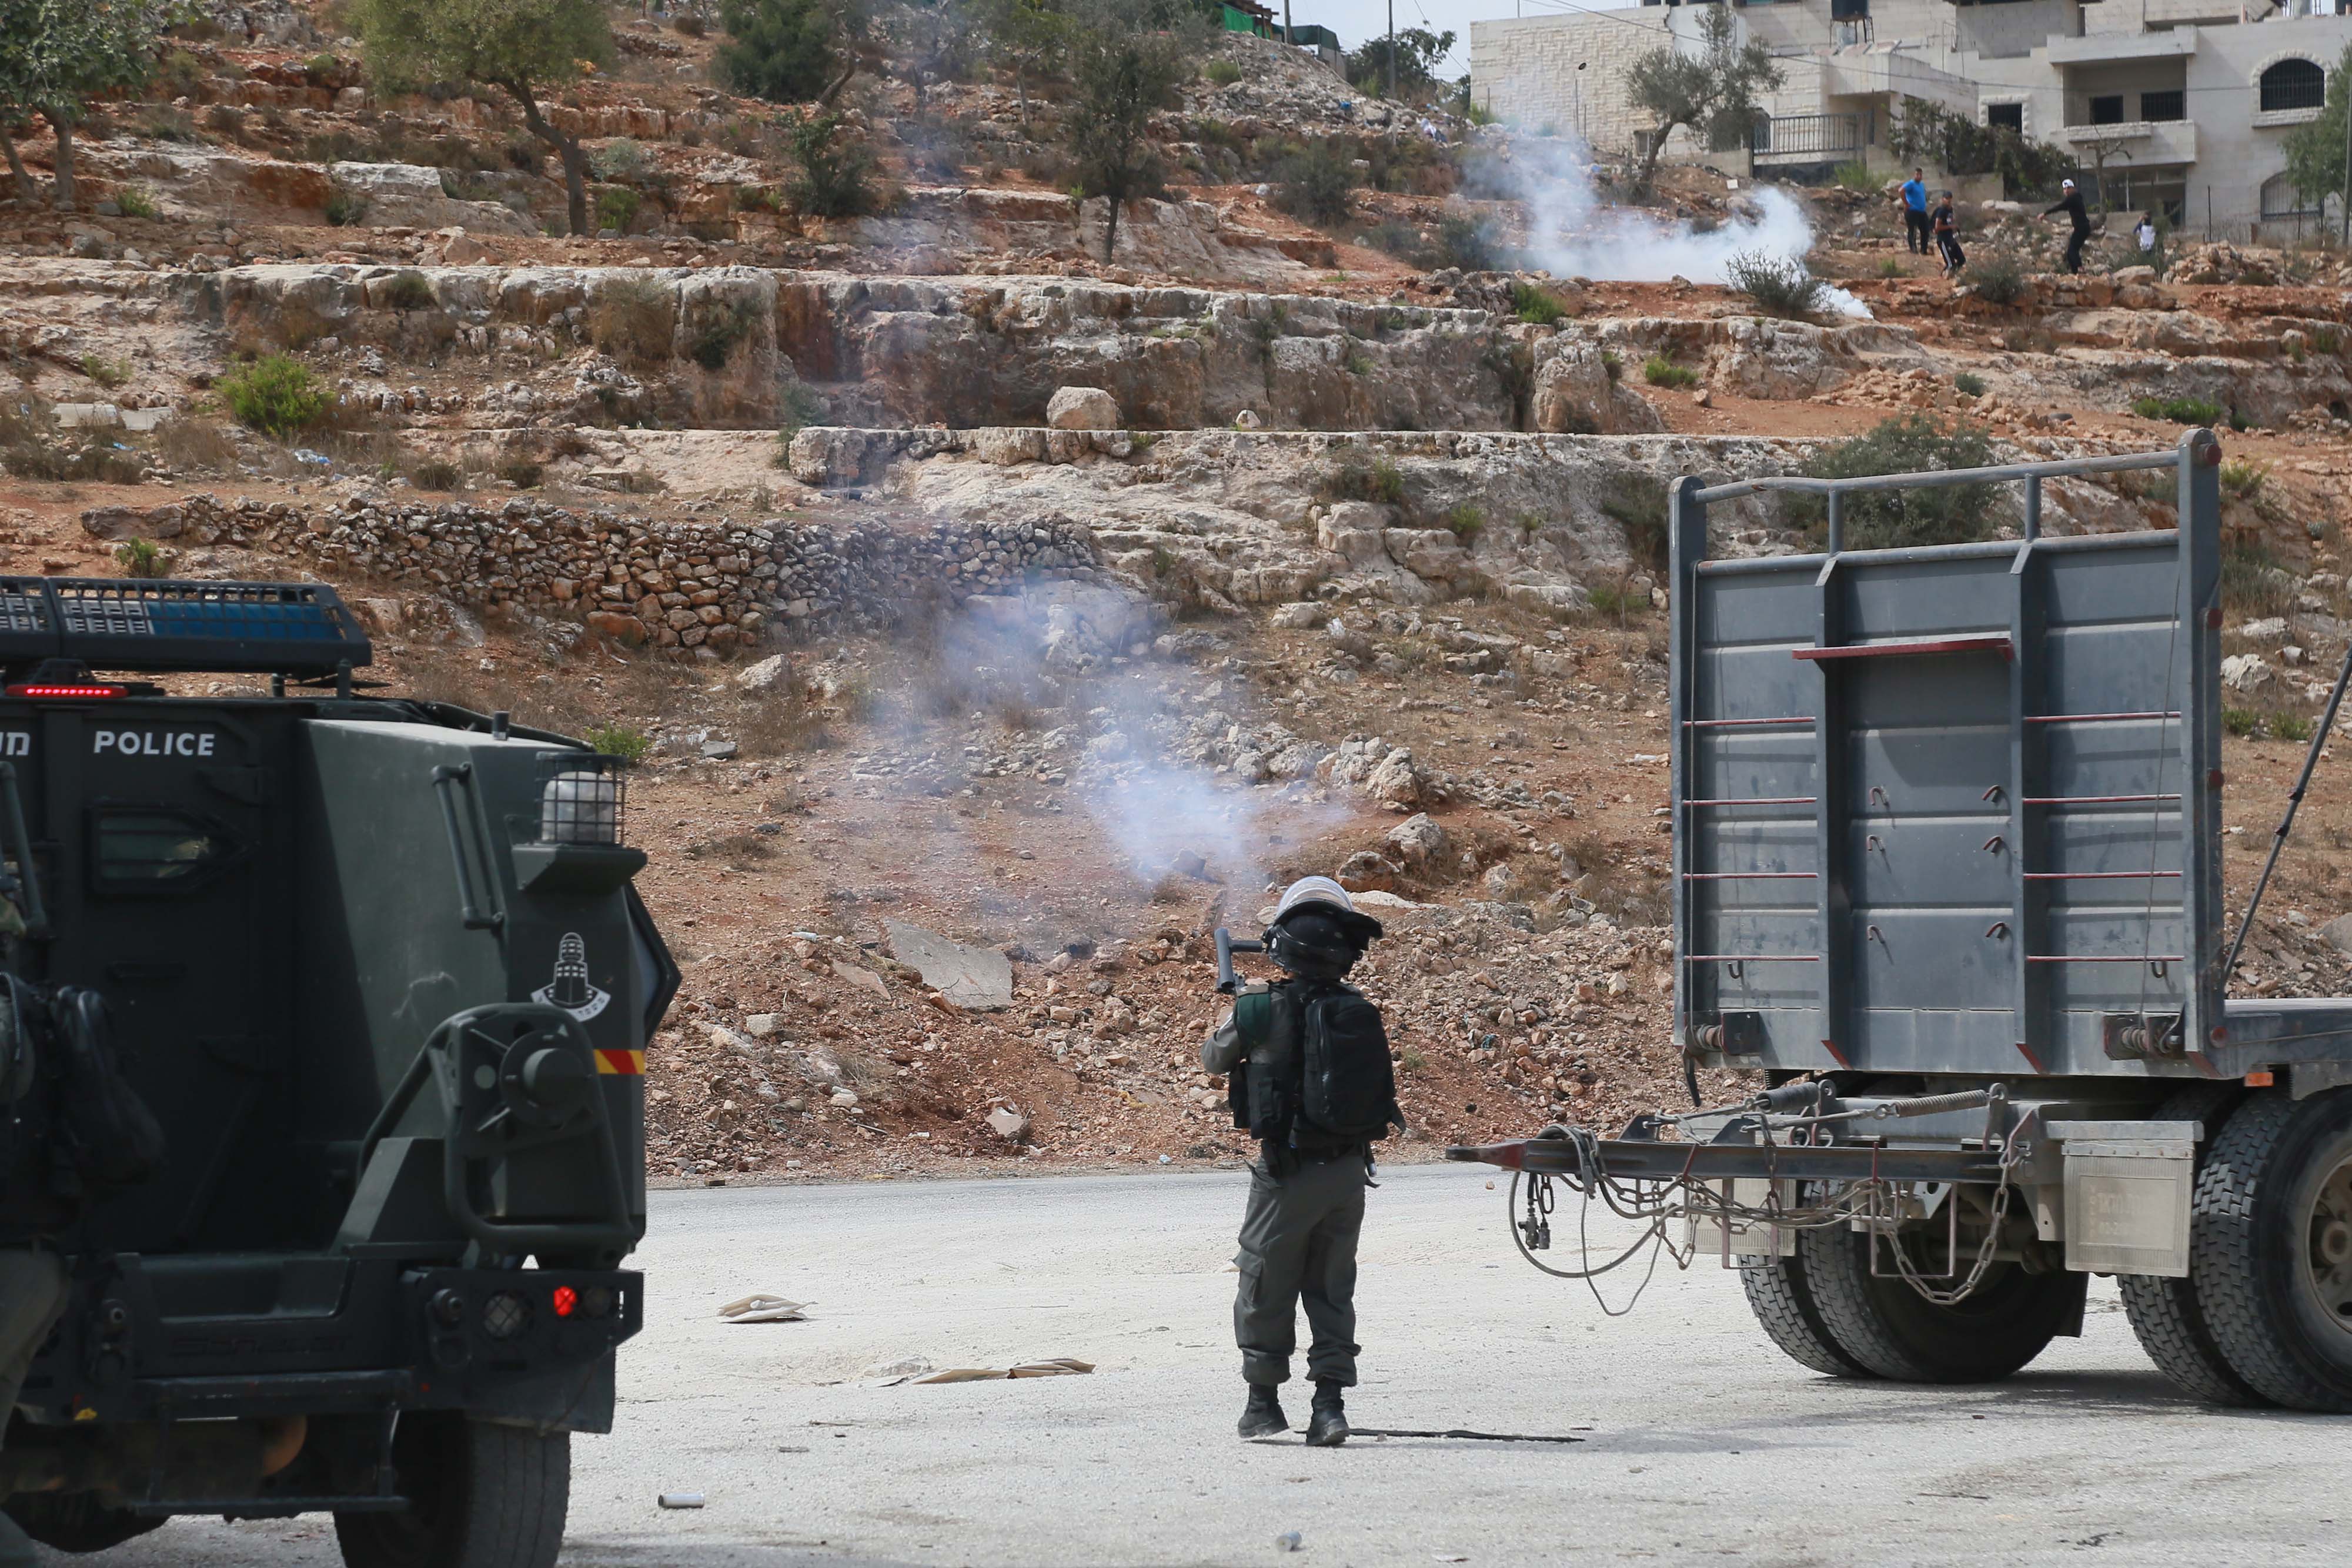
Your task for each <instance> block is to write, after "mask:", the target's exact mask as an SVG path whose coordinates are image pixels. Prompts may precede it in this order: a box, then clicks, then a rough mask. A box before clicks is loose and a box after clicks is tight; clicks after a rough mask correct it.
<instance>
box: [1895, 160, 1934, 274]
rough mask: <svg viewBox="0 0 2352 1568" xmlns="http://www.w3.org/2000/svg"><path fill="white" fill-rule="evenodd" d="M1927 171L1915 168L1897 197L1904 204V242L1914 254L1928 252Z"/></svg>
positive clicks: (1896, 194) (1922, 254)
mask: <svg viewBox="0 0 2352 1568" xmlns="http://www.w3.org/2000/svg"><path fill="white" fill-rule="evenodd" d="M1895 199H1896V200H1897V201H1899V202H1901V203H1902V204H1903V244H1904V245H1905V246H1906V247H1907V248H1908V249H1909V250H1910V252H1911V254H1912V255H1913V256H1925V255H1927V171H1926V170H1925V169H1914V170H1912V171H1911V177H1910V178H1909V179H1907V180H1906V181H1904V182H1903V188H1902V189H1901V190H1899V191H1897V192H1896V193H1895Z"/></svg>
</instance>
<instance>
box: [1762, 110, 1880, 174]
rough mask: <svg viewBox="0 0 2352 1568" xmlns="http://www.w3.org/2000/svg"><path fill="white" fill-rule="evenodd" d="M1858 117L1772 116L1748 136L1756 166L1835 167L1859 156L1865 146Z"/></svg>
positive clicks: (1865, 140)
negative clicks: (1827, 165)
mask: <svg viewBox="0 0 2352 1568" xmlns="http://www.w3.org/2000/svg"><path fill="white" fill-rule="evenodd" d="M1868 145H1869V141H1868V139H1867V138H1866V137H1865V136H1864V124H1863V117H1862V116H1861V115H1859V114H1776V115H1773V116H1772V117H1770V118H1769V119H1766V120H1758V121H1757V122H1756V124H1755V127H1754V128H1753V129H1752V130H1751V131H1749V132H1748V152H1750V153H1751V154H1753V155H1754V157H1755V160H1756V162H1758V163H1759V164H1774V163H1835V162H1846V161H1848V160H1851V159H1854V158H1859V157H1861V156H1862V151H1863V149H1864V147H1866V146H1868Z"/></svg>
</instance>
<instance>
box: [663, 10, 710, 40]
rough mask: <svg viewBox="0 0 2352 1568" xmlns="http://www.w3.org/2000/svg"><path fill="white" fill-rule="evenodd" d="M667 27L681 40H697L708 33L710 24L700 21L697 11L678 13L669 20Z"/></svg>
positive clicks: (700, 16) (700, 17)
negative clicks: (674, 30) (673, 30)
mask: <svg viewBox="0 0 2352 1568" xmlns="http://www.w3.org/2000/svg"><path fill="white" fill-rule="evenodd" d="M669 25H670V26H671V27H672V28H674V29H676V31H677V36H678V37H681V38H699V37H705V36H706V35H708V34H709V31H710V24H709V23H708V22H706V21H704V20H703V19H702V15H701V13H700V12H698V11H680V12H679V13H678V14H677V16H672V17H671V18H670V19H669Z"/></svg>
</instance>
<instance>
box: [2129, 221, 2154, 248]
mask: <svg viewBox="0 0 2352 1568" xmlns="http://www.w3.org/2000/svg"><path fill="white" fill-rule="evenodd" d="M2132 238H2134V239H2136V240H2137V241H2138V242H2139V253H2140V255H2142V256H2147V255H2150V254H2152V253H2153V252H2154V251H2155V249H2156V220H2155V219H2154V218H2153V217H2150V216H2149V215H2148V214H2146V213H2142V214H2140V215H2139V226H2138V227H2137V228H2136V229H2134V230H2132Z"/></svg>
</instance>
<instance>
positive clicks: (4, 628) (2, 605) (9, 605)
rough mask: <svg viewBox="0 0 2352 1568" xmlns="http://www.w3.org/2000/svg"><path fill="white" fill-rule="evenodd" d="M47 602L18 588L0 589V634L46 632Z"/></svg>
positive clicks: (47, 625) (47, 620)
mask: <svg viewBox="0 0 2352 1568" xmlns="http://www.w3.org/2000/svg"><path fill="white" fill-rule="evenodd" d="M48 630H49V601H47V600H46V599H44V598H42V597H41V596H40V595H39V594H37V593H27V592H26V591H24V590H23V589H20V588H7V589H0V632H47V631H48Z"/></svg>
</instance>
